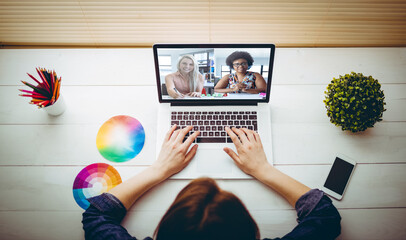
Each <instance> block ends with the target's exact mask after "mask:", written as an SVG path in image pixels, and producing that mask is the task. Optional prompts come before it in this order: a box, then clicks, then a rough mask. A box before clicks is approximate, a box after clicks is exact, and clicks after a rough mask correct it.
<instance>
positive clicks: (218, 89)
mask: <svg viewBox="0 0 406 240" xmlns="http://www.w3.org/2000/svg"><path fill="white" fill-rule="evenodd" d="M214 91H215V92H218V93H231V92H234V89H232V88H214Z"/></svg>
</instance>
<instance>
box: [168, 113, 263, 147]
mask: <svg viewBox="0 0 406 240" xmlns="http://www.w3.org/2000/svg"><path fill="white" fill-rule="evenodd" d="M174 124H176V125H177V129H182V128H184V127H187V126H193V129H192V130H191V131H190V132H189V133H188V134H187V135H186V137H188V136H189V135H191V134H193V132H195V131H200V135H199V136H197V138H196V141H195V142H196V143H232V141H231V139H230V137H229V136H228V134H227V132H226V131H225V127H230V128H232V127H236V128H248V129H250V130H254V131H257V130H258V122H257V112H256V111H240V112H237V111H233V112H231V111H227V112H205V111H202V112H194V111H192V112H189V111H176V112H171V126H172V125H174Z"/></svg>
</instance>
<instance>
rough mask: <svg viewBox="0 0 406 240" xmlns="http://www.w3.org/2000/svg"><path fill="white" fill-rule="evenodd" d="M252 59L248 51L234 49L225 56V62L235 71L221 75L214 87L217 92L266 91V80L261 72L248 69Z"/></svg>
mask: <svg viewBox="0 0 406 240" xmlns="http://www.w3.org/2000/svg"><path fill="white" fill-rule="evenodd" d="M253 63H254V59H253V58H252V56H251V55H250V54H249V53H248V52H243V51H236V52H233V53H232V54H230V55H229V56H228V57H227V58H226V64H227V65H228V66H229V67H230V69H233V70H234V71H235V73H230V74H227V75H225V76H223V77H222V78H221V79H220V80H219V82H218V83H217V84H216V86H215V87H214V91H215V92H218V93H241V92H243V93H253V94H256V93H260V92H265V91H266V82H265V79H264V78H263V77H262V76H261V74H259V73H256V72H251V71H248V69H250V68H251V66H252V64H253Z"/></svg>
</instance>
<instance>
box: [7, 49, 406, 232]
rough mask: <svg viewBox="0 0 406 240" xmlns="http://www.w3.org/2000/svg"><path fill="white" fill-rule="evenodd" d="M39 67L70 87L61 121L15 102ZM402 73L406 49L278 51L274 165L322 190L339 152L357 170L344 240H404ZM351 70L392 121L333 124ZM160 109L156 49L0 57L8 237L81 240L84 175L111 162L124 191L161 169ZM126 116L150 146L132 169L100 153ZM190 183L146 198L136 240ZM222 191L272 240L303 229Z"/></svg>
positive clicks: (269, 199) (260, 200)
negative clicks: (330, 89) (102, 136)
mask: <svg viewBox="0 0 406 240" xmlns="http://www.w3.org/2000/svg"><path fill="white" fill-rule="evenodd" d="M38 66H41V67H46V68H52V69H55V70H56V71H57V73H58V74H59V75H61V76H62V79H63V82H62V84H63V86H62V95H63V96H64V98H65V101H66V104H67V109H66V112H65V113H64V114H63V115H61V116H59V117H49V116H48V115H47V114H46V113H45V112H44V111H43V110H39V109H36V108H35V107H34V106H31V105H29V104H28V103H27V102H28V99H26V98H22V97H19V96H18V94H19V92H18V89H19V88H21V87H22V84H21V83H20V82H19V80H27V76H26V72H31V73H32V71H33V70H34V69H35V67H38ZM405 66H406V48H338V49H333V48H327V49H312V48H307V49H277V52H276V59H275V72H274V79H273V86H272V91H271V103H270V108H271V114H272V134H273V136H272V138H273V154H274V155H273V158H274V159H273V160H274V164H275V166H276V167H277V168H278V169H280V170H281V171H283V172H285V173H287V174H288V175H290V176H292V177H294V178H296V179H298V180H299V181H301V182H303V183H305V184H307V185H308V186H310V187H312V188H320V187H321V185H322V184H323V180H324V179H325V176H326V174H327V173H328V170H329V167H330V164H331V163H332V161H333V159H334V156H335V154H336V153H343V154H346V155H349V156H351V157H352V158H354V159H355V160H357V161H358V163H359V164H358V165H357V167H356V171H355V173H354V176H353V178H352V180H351V183H350V185H349V187H348V189H347V192H346V194H345V196H344V199H343V200H342V201H336V200H333V202H334V204H335V206H336V207H337V208H338V209H339V211H340V214H341V215H342V217H343V220H342V227H343V232H342V234H341V236H340V237H339V238H338V239H340V240H341V239H350V240H352V239H357V240H358V239H402V238H404V236H406V231H405V229H404V227H403V223H404V222H405V220H406V212H405V211H406V210H405V209H406V190H405V188H404V186H405V185H406V175H405V174H404V172H405V171H406V165H405V163H406V150H405V149H406V148H405V146H406V125H405V124H406V97H405V96H406V84H405V83H406V80H405V78H404V76H405V75H406V67H405ZM72 69H74V71H72ZM351 71H356V72H363V73H364V74H366V75H372V76H373V77H375V78H377V79H378V80H379V81H380V82H381V84H382V89H383V90H384V93H385V96H386V102H387V105H386V108H387V109H388V110H387V111H386V112H385V113H384V116H383V121H382V122H380V123H377V124H376V125H375V127H374V128H372V129H369V130H367V131H365V132H363V133H348V132H342V131H341V130H340V128H338V127H335V126H334V125H333V124H331V123H330V122H329V119H328V118H327V116H326V110H325V107H324V103H323V102H322V101H323V99H324V91H325V89H326V86H327V84H328V83H329V82H330V81H331V79H332V78H333V77H338V75H339V74H345V73H349V72H351ZM146 103H148V104H146ZM157 107H158V101H157V96H156V87H155V74H154V67H153V63H152V50H151V49H41V50H38V49H37V50H33V49H31V50H1V51H0V176H1V177H0V179H1V180H2V185H1V186H0V192H2V197H1V198H0V235H1V236H2V237H1V238H2V239H83V231H82V229H81V223H80V221H81V213H82V212H83V211H82V210H81V209H80V208H79V207H78V206H77V204H76V203H75V201H74V199H73V194H72V185H73V181H74V179H75V177H76V175H77V174H78V173H79V171H80V170H81V169H82V168H83V167H85V166H87V165H88V164H91V163H96V162H104V163H108V164H111V165H113V166H114V167H116V169H117V170H118V171H119V173H120V174H121V176H122V178H123V180H125V179H128V178H129V177H131V176H132V175H134V174H136V173H138V172H139V171H141V170H142V169H144V168H145V165H148V164H150V163H151V162H152V161H154V159H155V154H156V153H155V143H156V141H159V139H156V129H155V127H156V117H157V113H156V109H157ZM121 114H125V115H130V116H133V117H136V118H137V119H138V120H140V121H141V123H142V124H143V126H144V128H145V130H146V142H145V146H144V149H143V150H142V152H141V153H140V154H139V155H138V156H137V157H136V158H135V159H133V160H131V161H128V162H125V163H112V162H109V161H107V160H105V159H104V158H103V157H102V156H101V155H100V154H99V153H98V150H97V148H96V144H95V142H96V135H97V132H98V129H99V128H100V126H101V125H102V124H103V123H104V122H105V121H106V120H108V119H109V118H110V117H112V116H115V115H121ZM42 142H47V143H48V145H47V146H44V145H42V144H41V143H42ZM188 182H189V180H168V181H165V182H164V183H162V184H160V185H159V186H157V187H156V188H154V189H152V190H151V191H149V192H148V193H146V194H145V195H144V196H143V197H142V198H141V199H140V200H139V201H138V202H137V203H136V204H135V205H134V207H133V208H132V209H131V210H130V212H129V214H128V215H127V217H126V219H125V220H124V222H123V224H124V226H126V227H127V228H128V229H129V231H130V233H133V234H135V235H136V236H137V237H145V236H148V235H149V236H150V235H151V234H152V232H153V231H154V229H155V226H156V224H157V223H158V221H159V219H160V218H161V217H162V215H163V213H164V212H165V210H166V209H167V207H168V206H169V205H170V204H171V202H172V201H173V199H174V198H175V196H176V194H177V193H178V192H179V191H180V190H181V189H182V188H183V187H184V186H185V185H186V184H187V183H188ZM218 182H219V185H220V187H222V188H224V189H225V190H228V191H231V192H233V193H235V194H236V195H237V196H238V197H240V198H241V199H242V201H243V202H244V203H245V204H246V205H247V207H248V209H249V210H250V211H251V213H252V215H253V216H254V218H255V219H256V221H257V223H258V225H259V227H260V230H261V233H262V236H263V237H276V236H282V235H284V234H285V233H287V232H289V231H290V230H291V229H292V228H293V226H295V225H296V222H295V211H294V210H293V209H292V207H291V206H290V205H289V204H288V203H287V202H286V201H285V200H284V199H283V198H282V197H280V196H279V195H277V194H276V193H275V192H273V191H272V190H270V189H269V188H267V187H266V186H264V185H263V184H261V183H259V182H257V181H255V180H219V181H218ZM55 222H61V223H62V222H63V223H64V224H59V225H58V226H55V224H54V223H55ZM51 225H52V226H53V227H52V228H51V227H50V226H51ZM354 226H357V227H356V228H354Z"/></svg>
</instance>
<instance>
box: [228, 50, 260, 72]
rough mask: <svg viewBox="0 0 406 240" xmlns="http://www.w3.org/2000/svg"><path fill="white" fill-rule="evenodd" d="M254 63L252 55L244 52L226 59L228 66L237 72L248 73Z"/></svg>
mask: <svg viewBox="0 0 406 240" xmlns="http://www.w3.org/2000/svg"><path fill="white" fill-rule="evenodd" d="M253 63H254V59H253V58H252V56H251V54H249V53H248V52H243V51H236V52H233V53H231V54H230V55H229V56H228V57H227V58H226V64H227V65H228V66H229V67H230V69H234V70H235V71H236V72H242V73H244V72H246V71H247V70H248V69H249V68H250V67H251V66H252V64H253Z"/></svg>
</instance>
